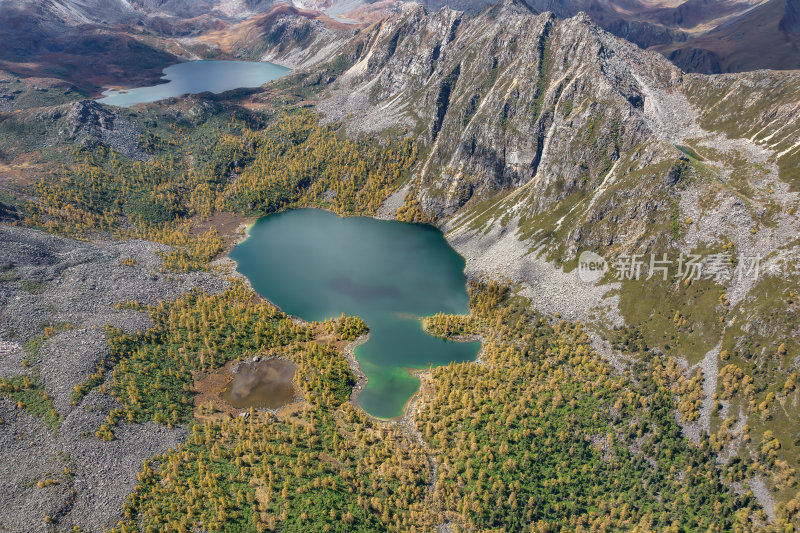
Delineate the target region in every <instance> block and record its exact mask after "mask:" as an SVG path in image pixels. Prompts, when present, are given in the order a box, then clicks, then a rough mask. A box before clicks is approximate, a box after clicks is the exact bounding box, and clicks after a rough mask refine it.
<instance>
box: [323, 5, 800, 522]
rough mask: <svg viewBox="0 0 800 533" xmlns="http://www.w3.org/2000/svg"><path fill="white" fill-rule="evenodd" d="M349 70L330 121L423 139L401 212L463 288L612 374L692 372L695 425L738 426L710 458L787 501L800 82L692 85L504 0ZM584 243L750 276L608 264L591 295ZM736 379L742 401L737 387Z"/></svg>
mask: <svg viewBox="0 0 800 533" xmlns="http://www.w3.org/2000/svg"><path fill="white" fill-rule="evenodd" d="M339 61H346V62H347V64H348V65H349V67H348V68H347V69H346V70H344V72H343V73H342V74H341V76H339V78H338V79H337V80H336V81H335V82H334V83H333V84H332V85H331V86H330V87H329V88H328V90H327V92H326V93H325V94H324V95H323V96H322V100H321V102H320V104H319V109H320V110H321V111H322V112H323V113H325V114H326V115H327V117H328V119H329V120H341V121H344V122H345V123H346V124H347V125H348V128H349V130H350V132H351V134H357V133H358V132H365V133H368V134H370V135H373V136H374V135H383V134H391V133H392V132H395V133H398V132H399V133H401V134H402V133H403V132H405V134H407V135H413V136H415V137H417V138H418V139H420V140H421V141H422V142H423V143H424V144H425V148H424V150H423V151H422V154H423V161H422V162H421V163H420V166H419V168H418V169H417V173H416V176H415V179H414V180H413V181H412V182H411V183H409V184H408V185H407V186H406V187H405V188H404V189H402V190H401V191H400V192H399V193H398V195H399V197H400V198H402V197H403V196H405V206H404V207H403V208H402V209H401V210H400V211H398V213H399V214H400V215H401V216H406V214H407V213H416V214H414V215H413V217H416V218H417V219H429V220H433V221H435V222H436V223H437V224H438V225H439V226H440V227H442V228H443V229H444V230H445V231H446V232H447V237H448V240H449V241H450V242H451V243H452V244H453V245H454V246H455V247H456V249H457V250H458V251H459V252H460V253H461V254H462V255H464V256H465V257H466V258H467V271H468V272H469V273H470V274H471V275H472V276H475V277H479V276H482V275H488V276H490V277H492V278H501V279H510V280H511V281H513V282H516V283H520V284H521V287H522V292H521V293H522V294H524V295H525V296H526V297H529V298H531V300H532V301H533V304H534V306H536V307H537V308H538V309H540V310H543V311H545V312H547V313H551V314H555V315H557V316H561V317H565V318H570V319H575V320H579V321H581V322H584V323H588V324H593V329H594V332H595V348H597V349H599V350H600V351H601V352H602V353H605V354H606V356H607V357H608V358H609V360H610V361H612V362H616V363H619V362H620V357H622V358H623V359H624V358H625V357H633V358H634V359H635V358H638V357H642V358H646V359H649V358H651V357H653V354H664V355H666V356H668V357H670V358H671V359H672V360H673V361H676V364H679V365H683V367H684V368H686V379H687V380H688V379H689V376H690V375H692V373H694V372H697V373H699V374H698V375H700V376H701V377H700V383H702V386H703V392H702V393H698V394H699V395H698V398H697V400H696V401H697V403H696V406H695V407H693V408H692V409H691V410H690V411H688V413H693V414H687V418H686V419H685V420H684V422H685V424H684V431H685V432H686V434H687V435H689V436H690V437H692V438H693V439H695V440H697V441H699V440H700V439H701V435H702V434H703V433H704V432H705V433H708V434H711V435H712V439H721V438H722V437H721V435H722V434H721V433H719V431H723V429H724V428H730V427H734V426H735V427H739V428H747V429H746V430H740V431H739V434H738V435H739V436H738V437H736V438H735V439H733V440H729V441H726V444H720V445H719V446H720V450H721V452H722V453H723V454H724V455H725V456H726V457H733V456H739V457H747V458H748V461H752V462H753V464H754V465H755V466H753V467H752V470H750V474H749V475H750V476H754V475H756V473H758V475H763V476H765V479H766V480H767V486H768V487H770V488H772V489H774V490H775V491H776V493H775V494H776V496H777V498H778V500H779V501H787V500H789V499H791V498H792V497H794V493H793V491H792V489H791V487H792V486H793V483H795V482H796V470H797V468H798V452H800V448H799V447H798V441H796V440H795V439H794V438H793V435H794V433H796V431H797V425H796V422H795V418H793V417H796V416H797V414H798V413H797V412H796V411H797V409H796V407H795V405H796V402H797V397H796V394H795V392H794V390H795V389H794V388H784V383H789V382H790V381H791V379H792V378H791V376H792V375H793V372H794V371H795V368H796V367H795V363H794V362H793V361H794V359H793V358H795V357H797V356H798V355H799V354H800V352H799V351H798V349H800V346H798V344H797V342H796V340H794V339H796V338H797V337H798V336H797V333H798V324H800V320H798V319H797V316H796V304H795V297H794V296H793V293H792V290H791V287H792V284H796V283H797V281H798V278H797V273H796V272H795V271H793V270H792V268H791V266H790V265H791V264H792V262H793V261H796V260H797V258H798V257H800V240H798V238H797V235H798V232H800V220H798V216H797V211H798V206H799V205H800V201H799V199H798V188H800V181H798V175H797V171H796V169H797V168H798V157H800V118H798V113H797V102H798V101H800V93H798V89H797V88H798V87H800V74H798V73H797V72H785V73H784V72H767V71H759V72H753V73H747V74H740V75H732V74H731V75H720V76H703V75H687V74H684V73H682V72H681V71H680V70H679V69H677V68H676V67H675V66H674V65H672V64H671V63H670V62H668V61H667V60H666V59H665V58H663V57H662V56H661V55H659V54H656V53H654V52H648V51H643V50H641V49H639V48H638V47H636V46H635V45H632V44H630V43H628V42H625V41H623V40H620V39H618V38H616V37H614V36H612V35H610V34H609V33H607V32H605V31H603V30H602V29H600V28H599V27H598V26H597V25H596V24H595V23H594V22H592V21H591V20H590V18H589V17H588V16H586V15H580V16H577V17H574V18H572V19H568V20H563V21H561V20H558V19H556V18H555V17H554V16H553V15H552V14H549V13H545V14H539V15H537V14H535V13H533V12H532V10H530V9H529V8H528V7H527V6H526V5H525V4H523V3H521V2H515V1H513V0H509V1H506V2H504V3H503V4H501V5H498V6H495V7H493V8H491V9H488V10H486V11H484V12H482V13H480V14H479V15H477V16H469V15H465V14H464V13H461V12H457V11H452V10H449V9H443V10H441V11H439V12H436V13H428V12H426V11H425V10H424V9H422V8H418V7H417V8H406V9H404V10H403V12H402V13H400V14H398V15H396V16H394V17H391V18H389V19H386V20H384V21H382V22H380V23H378V24H376V25H373V26H372V27H370V28H367V29H365V30H364V31H362V32H361V33H360V34H359V35H358V36H356V38H355V39H354V40H353V42H352V43H350V44H349V45H348V46H347V47H345V48H344V49H343V54H342V56H341V57H340V58H339ZM309 76H310V77H311V78H313V77H314V76H316V75H315V74H314V73H313V72H312V73H310V74H309ZM419 212H421V213H422V216H420V215H419ZM587 250H590V251H593V252H595V253H598V254H600V255H601V256H603V257H605V258H606V259H607V260H608V264H609V265H611V264H612V263H613V262H614V261H615V260H618V258H619V257H621V256H623V255H624V254H631V253H637V254H642V257H649V256H650V254H655V255H654V256H657V257H659V258H660V257H662V256H661V254H668V255H669V256H670V257H671V258H672V262H673V267H674V266H675V264H674V262H675V261H676V260H677V258H678V256H679V255H680V254H681V253H683V254H689V253H694V254H702V255H703V256H708V255H713V254H723V255H724V254H728V255H729V256H731V257H734V258H735V261H739V262H742V261H745V260H748V258H750V259H753V258H757V259H758V261H759V263H760V268H761V270H760V271H759V272H760V274H759V275H757V276H755V278H753V277H747V276H745V275H731V276H726V277H725V278H724V279H723V278H719V279H708V278H706V279H698V280H697V282H695V283H689V282H687V283H685V284H684V283H678V282H669V281H666V282H659V281H658V278H653V279H650V278H652V276H650V277H648V279H641V280H628V279H625V280H622V281H621V282H620V281H619V280H617V279H615V276H614V275H613V274H614V272H613V269H612V273H611V274H609V275H608V276H607V277H606V278H605V281H603V282H602V283H600V284H585V283H583V282H582V281H581V280H580V279H579V277H578V273H577V271H575V270H573V269H574V268H575V266H576V265H577V257H578V255H579V254H580V253H581V252H582V251H587ZM753 260H754V259H753ZM734 267H735V265H730V266H729V267H726V268H729V269H730V270H731V271H732V270H733V268H734ZM643 272H645V277H646V273H647V272H648V268H647V265H645V266H644V269H643ZM673 273H674V272H673ZM681 279H682V278H681ZM689 281H691V280H689ZM755 309H760V311H755ZM773 314H774V316H775V317H781V318H780V319H771V320H765V317H766V316H767V315H770V316H773ZM603 339H605V340H603ZM637 339H638V340H637ZM620 350H622V352H623V354H624V355H622V356H621V355H620V353H619V351H620ZM625 354H626V355H625ZM737 369H738V370H737ZM731 372H734V373H736V372H743V373H744V374H747V375H748V376H749V378H748V379H749V380H751V382H752V383H753V384H754V385H753V388H752V389H747V392H746V393H745V392H743V391H741V390H740V391H739V392H732V391H730V390H729V385H728V384H727V383H728V382H727V381H723V377H724V379H725V380H729V379H730V378H729V375H730V373H731ZM718 376H722V377H720V378H719V379H718ZM719 398H723V399H724V400H725V401H724V403H720V401H718V399H719ZM775 398H778V399H779V400H780V401H778V402H776V400H775ZM693 401H694V400H693ZM721 428H723V429H721ZM724 431H727V429H724ZM748 432H750V433H748ZM778 432H780V434H781V437H780V443H781V446H782V447H781V448H780V450H779V451H776V452H775V453H774V454H767V453H766V452H764V451H763V450H765V449H766V448H764V447H762V444H764V445H765V446H766V443H767V442H769V441H770V439H771V438H772V437H771V436H772V435H773V434H778ZM792 432H794V433H792ZM715 442H717V441H715ZM752 479H754V480H755V479H756V478H755V477H753V478H752ZM787 480H788V481H787ZM792 480H794V481H792ZM753 483H755V484H756V485H758V483H760V481H753ZM759 486H760V485H759ZM759 494H760V499H761V500H762V503H763V504H764V505H765V506H766V507H767V508H768V509H772V507H771V503H770V502H771V500H770V498H771V496H770V495H769V494H767V493H764V492H763V491H762V492H761V493H759Z"/></svg>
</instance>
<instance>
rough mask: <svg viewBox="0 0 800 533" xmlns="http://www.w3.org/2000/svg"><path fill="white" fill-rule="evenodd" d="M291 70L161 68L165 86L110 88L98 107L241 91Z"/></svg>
mask: <svg viewBox="0 0 800 533" xmlns="http://www.w3.org/2000/svg"><path fill="white" fill-rule="evenodd" d="M289 72H291V70H290V69H288V68H286V67H282V66H280V65H275V64H273V63H260V62H254V61H190V62H187V63H178V64H177V65H172V66H171V67H167V68H165V69H164V76H163V79H164V80H167V82H168V83H162V84H159V85H153V86H151V87H137V88H135V89H125V90H117V89H109V90H108V91H106V92H104V93H103V98H100V99H99V100H98V102H100V103H101V104H108V105H115V106H119V107H130V106H132V105H136V104H144V103H149V102H156V101H158V100H164V99H166V98H173V97H176V96H182V95H184V94H198V93H203V92H212V93H221V92H225V91H230V90H233V89H240V88H252V87H260V86H261V85H263V84H265V83H267V82H270V81H273V80H277V79H278V78H282V77H283V76H285V75H287V74H288V73H289Z"/></svg>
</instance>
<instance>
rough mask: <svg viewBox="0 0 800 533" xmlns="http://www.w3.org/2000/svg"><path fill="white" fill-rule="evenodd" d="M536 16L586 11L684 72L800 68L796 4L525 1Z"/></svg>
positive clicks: (438, 3) (463, 5)
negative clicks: (547, 13) (652, 50)
mask: <svg viewBox="0 0 800 533" xmlns="http://www.w3.org/2000/svg"><path fill="white" fill-rule="evenodd" d="M492 3H493V2H492V1H491V0H475V1H471V2H450V1H447V0H444V1H443V0H428V1H427V2H425V5H426V6H427V7H429V8H431V9H438V8H439V7H442V6H450V7H452V8H455V9H464V10H466V11H467V12H470V13H477V12H479V11H480V10H481V9H482V8H484V7H485V6H487V5H491V4H492ZM526 3H527V5H529V6H530V7H531V8H532V9H534V10H535V11H537V12H540V13H543V12H547V11H549V12H552V13H555V14H556V16H558V17H559V18H569V17H572V16H575V15H577V14H578V13H580V12H585V13H587V14H588V15H589V16H590V17H591V18H592V20H594V21H595V22H597V23H598V24H599V25H600V26H601V27H602V28H604V29H606V30H608V31H610V32H611V33H613V34H614V35H617V36H618V37H622V38H624V39H627V40H629V41H631V42H634V43H636V44H638V45H639V46H641V47H643V48H651V47H652V48H653V49H654V50H656V51H659V52H661V53H664V55H666V56H667V57H668V58H669V59H670V60H671V61H673V62H674V63H675V64H676V65H678V66H679V67H681V68H682V69H683V70H686V71H690V72H701V73H720V72H742V71H748V70H757V69H760V68H770V69H786V68H790V69H794V68H798V67H800V48H798V38H797V33H796V31H795V32H792V30H791V28H796V24H797V13H798V12H799V11H800V4H798V2H797V0H760V1H759V0H754V1H728V0H686V1H682V2H644V1H637V0H613V1H610V2H596V1H593V0H569V1H566V2H562V1H554V0H526Z"/></svg>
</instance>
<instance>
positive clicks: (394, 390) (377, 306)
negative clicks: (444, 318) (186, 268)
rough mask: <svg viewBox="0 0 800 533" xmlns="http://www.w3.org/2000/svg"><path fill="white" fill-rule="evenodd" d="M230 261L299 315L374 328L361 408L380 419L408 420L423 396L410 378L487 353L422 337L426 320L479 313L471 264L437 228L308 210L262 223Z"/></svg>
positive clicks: (360, 356) (365, 350)
mask: <svg viewBox="0 0 800 533" xmlns="http://www.w3.org/2000/svg"><path fill="white" fill-rule="evenodd" d="M230 255H231V258H233V259H234V260H235V261H237V263H238V270H239V272H241V273H242V274H243V275H245V276H246V277H247V278H248V279H249V280H250V282H251V283H252V285H253V288H254V289H255V290H256V291H257V292H258V293H259V294H261V295H262V296H263V297H264V298H267V299H268V300H270V301H271V302H273V303H275V304H276V305H278V306H279V307H281V309H283V311H284V312H286V313H288V314H290V315H295V316H299V317H301V318H303V319H305V320H309V321H316V320H325V319H327V318H331V317H338V316H339V315H340V314H341V313H345V314H348V315H358V316H360V317H361V318H362V319H364V321H365V322H366V323H367V325H368V326H369V328H370V337H369V341H368V342H366V343H365V344H363V345H361V346H359V347H358V348H356V350H355V354H356V359H357V360H358V362H359V365H360V366H361V369H362V370H363V372H364V374H366V376H367V379H368V383H367V386H366V388H365V389H364V390H363V391H362V392H361V395H360V396H359V399H358V401H359V403H360V404H361V406H362V407H363V408H364V410H365V411H367V412H368V413H370V414H372V415H374V416H377V417H381V418H393V417H396V416H399V415H401V414H402V411H403V407H404V406H405V404H406V403H407V402H408V400H409V399H410V398H411V397H412V396H413V395H414V393H415V392H416V390H417V388H418V386H419V381H418V380H417V379H416V378H415V377H413V376H412V375H411V374H410V373H409V370H410V369H421V368H428V367H429V366H430V365H434V366H437V365H446V364H448V363H450V362H451V361H457V362H463V361H472V360H474V359H475V357H476V356H477V354H478V350H479V348H480V343H477V342H467V343H459V342H452V341H447V340H444V339H440V338H437V337H433V336H431V335H428V334H427V333H425V331H424V330H423V329H422V318H423V317H425V316H428V315H433V314H436V313H438V312H444V313H458V314H462V313H468V312H469V309H468V304H469V301H468V296H467V290H466V279H465V276H464V259H463V258H462V257H461V256H459V255H458V254H457V253H456V252H455V251H454V250H453V249H452V248H451V247H450V246H449V245H448V244H447V241H446V240H445V239H444V236H443V235H442V234H441V232H439V231H438V230H437V229H435V228H432V227H430V226H424V225H419V224H405V223H402V222H395V221H382V220H375V219H372V218H364V217H351V218H342V217H339V216H337V215H335V214H333V213H329V212H327V211H323V210H318V209H299V210H295V211H288V212H285V213H280V214H276V215H270V216H268V217H265V218H262V219H260V220H259V221H258V222H256V224H255V225H254V226H253V227H252V228H251V229H250V232H249V237H248V238H247V239H246V240H245V241H244V242H243V243H241V244H239V245H238V246H237V247H236V248H235V249H234V250H233V251H232V252H231V254H230Z"/></svg>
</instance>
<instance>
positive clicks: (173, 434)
mask: <svg viewBox="0 0 800 533" xmlns="http://www.w3.org/2000/svg"><path fill="white" fill-rule="evenodd" d="M167 249H168V248H167V247H166V246H163V245H159V244H156V243H152V242H144V241H127V242H117V241H99V242H81V241H75V240H70V239H64V238H60V237H56V236H53V235H49V234H47V233H43V232H40V231H36V230H31V229H25V228H17V227H9V226H3V225H0V266H2V267H4V272H5V276H4V277H3V278H2V279H3V281H0V342H5V343H6V344H4V345H5V346H17V345H22V346H24V345H25V343H26V342H28V341H30V340H31V339H35V338H37V337H41V335H42V334H43V329H44V327H45V326H48V325H56V326H58V325H64V324H69V325H70V328H69V329H65V330H63V331H61V332H60V333H57V334H56V335H54V336H52V337H50V338H49V339H47V340H46V341H45V342H44V343H43V344H42V346H41V349H40V350H39V353H38V354H36V353H35V351H34V353H29V352H30V350H29V351H28V352H26V351H25V350H24V349H21V348H17V349H14V350H4V352H3V353H0V377H11V376H15V375H20V374H23V375H24V374H28V375H30V374H31V373H34V372H38V373H39V375H40V376H41V377H40V379H41V381H42V383H43V384H44V387H45V390H46V391H47V393H48V394H49V395H50V396H51V397H52V398H53V403H54V406H55V408H56V410H57V411H58V412H59V414H60V415H61V416H62V422H61V425H60V427H59V429H58V430H57V431H53V430H51V429H49V428H47V427H46V426H45V425H44V423H43V422H42V421H41V419H38V418H34V417H32V416H31V415H30V414H29V413H28V412H27V411H24V410H22V411H20V410H18V409H17V408H16V406H15V405H14V404H13V403H12V402H11V401H9V400H8V398H7V397H6V396H2V397H0V419H2V420H3V421H4V422H3V423H2V424H0V530H4V531H19V532H33V531H47V530H48V525H47V524H46V523H45V517H46V516H50V517H52V519H53V520H54V522H55V525H56V527H57V529H59V530H65V529H69V528H71V527H72V526H73V525H79V526H81V527H83V528H84V529H86V530H90V531H102V530H103V529H104V528H108V527H112V526H114V525H115V524H116V523H117V521H118V520H119V519H120V517H121V510H122V504H123V503H124V501H125V499H126V497H127V496H128V494H129V493H130V492H131V490H132V489H133V487H134V486H135V484H136V474H137V472H138V471H139V470H140V469H141V466H142V462H143V461H144V460H145V459H148V458H150V457H152V456H154V455H157V454H160V453H163V452H165V451H167V450H168V449H169V448H171V447H175V446H177V445H178V444H179V443H180V442H181V441H182V440H183V439H184V437H185V435H186V430H185V428H174V429H169V428H167V427H165V426H161V425H158V424H155V423H148V424H121V426H120V428H119V429H118V430H117V431H116V435H117V439H116V440H114V441H112V442H108V443H105V442H102V441H100V440H99V439H97V438H96V437H95V436H94V431H95V430H96V429H97V428H98V427H99V426H100V424H102V422H103V420H104V419H105V416H106V413H107V412H108V410H109V409H112V408H114V407H117V405H115V403H116V402H115V400H114V399H113V398H111V397H109V396H108V395H100V394H98V393H97V392H96V391H93V392H92V393H90V394H89V395H87V396H86V397H85V398H84V399H83V400H82V401H81V402H80V403H79V405H77V406H73V405H72V404H71V398H70V396H71V394H72V391H73V387H74V385H75V384H76V383H79V382H81V381H83V380H84V379H85V377H86V376H87V375H88V374H90V373H91V372H92V371H93V368H94V365H95V363H96V362H98V361H100V360H102V359H103V358H104V357H105V356H106V355H107V353H108V343H107V342H106V339H105V326H106V325H107V324H110V325H113V326H116V327H119V328H121V329H123V330H124V331H128V332H133V331H139V330H143V329H146V328H147V327H149V326H150V322H149V319H148V317H147V316H146V315H145V314H143V313H139V312H136V311H131V310H117V309H115V307H114V306H115V305H116V304H117V303H118V302H124V301H125V300H134V301H139V302H141V303H143V304H154V303H156V302H158V301H159V300H166V299H174V298H177V297H178V296H179V295H181V294H183V293H186V292H188V291H190V290H191V289H192V288H194V287H198V288H201V289H203V290H205V291H208V292H219V291H221V290H223V289H224V288H225V285H226V283H225V282H224V281H222V280H221V279H219V278H217V277H214V276H212V275H210V274H207V273H199V272H195V273H190V274H174V273H170V274H165V273H160V272H159V270H160V268H161V264H162V263H161V258H160V257H159V256H158V255H157V252H159V251H164V250H167ZM128 258H133V262H134V264H133V266H125V265H124V264H123V260H125V259H128ZM128 263H130V261H128ZM9 265H10V267H9ZM26 358H27V360H28V361H27V362H28V365H29V366H27V367H26V366H25V365H23V360H24V359H26ZM65 468H66V469H67V470H66V471H65ZM67 472H68V473H67ZM47 479H51V480H55V481H56V483H55V484H52V483H51V484H48V485H46V486H44V487H43V488H40V487H39V486H38V482H39V481H45V480H47Z"/></svg>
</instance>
